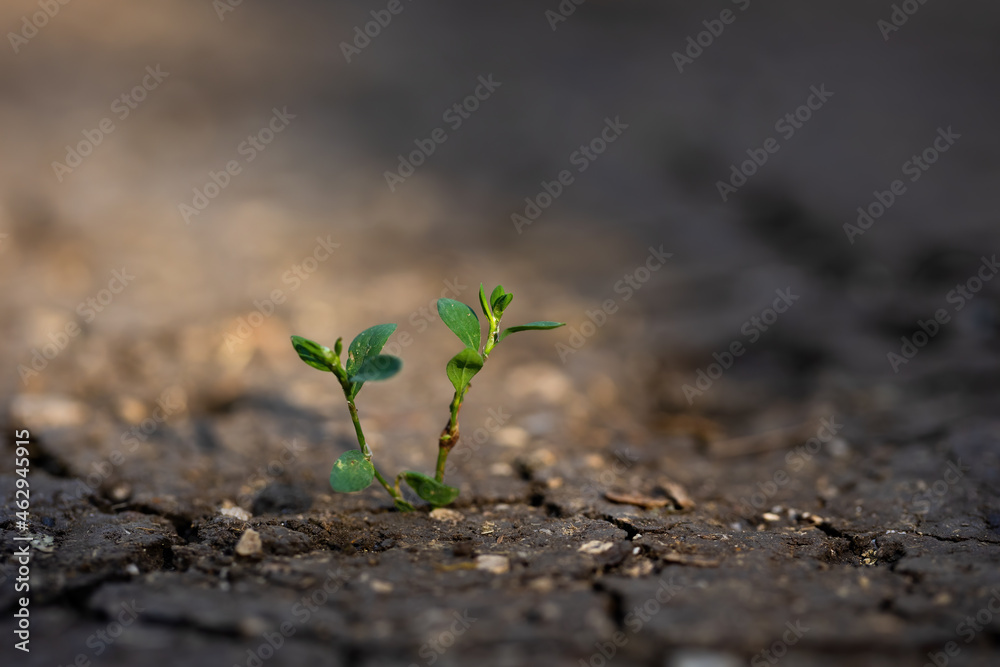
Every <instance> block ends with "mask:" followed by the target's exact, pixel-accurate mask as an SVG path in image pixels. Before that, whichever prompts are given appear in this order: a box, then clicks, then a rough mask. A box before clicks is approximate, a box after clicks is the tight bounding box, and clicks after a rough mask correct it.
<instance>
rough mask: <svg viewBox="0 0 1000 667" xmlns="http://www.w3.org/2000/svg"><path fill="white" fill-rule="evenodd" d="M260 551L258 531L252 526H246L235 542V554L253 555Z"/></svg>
mask: <svg viewBox="0 0 1000 667" xmlns="http://www.w3.org/2000/svg"><path fill="white" fill-rule="evenodd" d="M261 551H262V548H261V543H260V533H258V532H257V531H256V530H254V529H253V528H247V529H246V531H244V532H243V535H242V536H240V541H239V542H237V543H236V554H237V555H239V556H253V555H255V554H259V553H260V552H261Z"/></svg>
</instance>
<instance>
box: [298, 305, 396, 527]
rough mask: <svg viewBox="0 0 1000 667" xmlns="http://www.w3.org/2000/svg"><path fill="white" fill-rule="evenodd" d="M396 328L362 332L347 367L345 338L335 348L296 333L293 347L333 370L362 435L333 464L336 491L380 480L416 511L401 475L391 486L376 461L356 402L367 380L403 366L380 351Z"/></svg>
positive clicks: (313, 362) (386, 326) (384, 326)
mask: <svg viewBox="0 0 1000 667" xmlns="http://www.w3.org/2000/svg"><path fill="white" fill-rule="evenodd" d="M395 330H396V325H395V324H377V325H375V326H373V327H370V328H368V329H365V330H364V331H362V332H361V333H359V334H358V335H357V336H356V337H355V338H354V340H353V341H351V346H350V347H349V348H347V366H346V367H345V366H344V365H343V364H342V363H341V361H340V353H341V352H343V350H344V339H343V338H338V339H337V342H336V343H334V345H333V349H332V350H331V349H330V348H328V347H325V346H323V345H320V344H319V343H316V342H313V341H311V340H309V339H308V338H302V337H301V336H292V347H294V348H295V351H296V352H298V353H299V358H300V359H302V361H304V362H306V363H307V364H309V365H310V366H312V367H313V368H316V369H318V370H321V371H329V372H330V373H333V375H334V377H336V378H337V380H338V381H339V382H340V386H341V388H342V389H343V390H344V398H346V399H347V409H348V410H349V411H350V413H351V421H352V422H354V431H355V433H356V434H357V436H358V449H357V450H353V449H352V450H350V451H348V452H344V453H343V454H342V455H341V456H340V458H338V459H337V461H336V462H335V463H334V464H333V470H332V471H331V472H330V486H331V487H333V490H334V491H340V492H341V493H350V492H352V491H362V490H364V489H367V488H368V487H369V485H371V483H372V481H373V480H375V479H377V480H378V481H379V484H381V485H382V486H384V487H385V490H386V491H388V492H389V495H390V496H392V498H393V500H394V501H395V502H396V507H398V508H399V509H401V510H412V509H413V506H412V505H410V503H408V502H406V500H405V499H404V498H403V494H402V493H400V491H399V478H397V479H396V484H395V485H394V486H390V485H389V482H388V481H386V479H385V477H383V476H382V474H381V473H380V472H379V471H378V469H377V468H376V467H375V464H374V463H372V450H371V449H370V448H369V447H368V442H367V441H366V440H365V433H364V431H362V430H361V420H360V418H359V417H358V408H357V406H356V405H354V399H355V398H356V397H357V395H358V392H360V391H361V388H362V387H363V386H364V384H365V382H368V381H370V380H388V379H389V378H391V377H392V376H393V375H395V374H396V373H398V372H399V369H401V368H402V367H403V362H402V361H400V359H399V357H394V356H392V355H390V354H380V353H381V352H382V347H383V346H384V345H385V343H386V341H387V340H389V336H391V335H392V333H393V332H394V331H395Z"/></svg>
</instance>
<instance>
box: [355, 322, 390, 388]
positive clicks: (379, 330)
mask: <svg viewBox="0 0 1000 667" xmlns="http://www.w3.org/2000/svg"><path fill="white" fill-rule="evenodd" d="M395 330H396V325H395V324H376V325H375V326H373V327H369V328H367V329H365V330H364V331H362V332H361V333H359V334H358V335H357V336H355V337H354V340H352V341H351V346H350V347H349V348H348V350H347V354H348V358H347V377H351V376H353V375H354V374H355V373H357V372H358V369H359V368H361V364H363V363H365V359H367V358H368V357H374V356H375V355H376V354H378V353H379V352H381V351H382V347H383V346H384V345H385V342H386V341H387V340H389V336H391V335H392V332H394V331H395Z"/></svg>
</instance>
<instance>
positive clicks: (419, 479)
mask: <svg viewBox="0 0 1000 667" xmlns="http://www.w3.org/2000/svg"><path fill="white" fill-rule="evenodd" d="M513 298H514V295H513V294H510V293H508V292H505V291H504V289H503V286H501V285H498V286H497V287H496V288H495V289H494V290H493V292H492V294H491V295H490V297H489V298H488V299H487V298H486V291H485V289H484V287H483V286H482V285H480V286H479V304H480V306H481V307H482V310H483V314H484V315H485V316H486V319H487V323H488V333H487V335H486V341H485V345H484V344H483V341H482V330H481V327H480V323H479V317H478V316H477V315H476V311H474V310H473V309H472V308H470V307H469V306H467V305H465V304H464V303H462V302H460V301H455V300H453V299H438V302H437V308H438V314H439V315H440V316H441V320H442V321H443V322H444V323H445V324H446V325H447V326H448V328H449V329H451V330H452V332H454V334H455V335H456V336H458V339H459V340H460V341H462V343H463V344H464V345H465V347H464V348H463V349H462V351H461V352H459V353H458V354H456V355H455V356H454V357H452V358H451V360H450V361H449V362H448V364H447V366H446V367H445V370H446V372H447V374H448V379H449V380H450V381H451V384H452V386H454V387H455V394H454V397H453V398H452V400H451V404H450V406H449V418H448V423H447V424H446V425H445V427H444V430H443V431H441V436H440V438H439V439H438V459H437V468H436V471H435V475H434V477H430V476H429V475H425V474H424V473H421V472H416V471H413V470H406V471H404V472H401V473H399V474H398V475H397V476H396V480H395V483H394V484H390V483H389V482H388V480H386V478H385V477H383V476H382V474H381V473H379V471H378V469H377V468H376V467H375V464H374V463H372V452H371V449H370V448H369V447H368V443H367V442H366V440H365V434H364V432H363V431H362V429H361V421H360V418H359V417H358V409H357V407H356V406H355V404H354V399H355V398H356V397H357V395H358V392H359V391H361V387H362V386H363V385H364V383H365V382H368V381H375V380H388V379H389V378H391V377H392V376H393V375H395V374H396V373H398V372H399V370H400V369H401V368H402V366H403V362H402V361H400V360H399V358H398V357H394V356H392V355H389V354H381V352H382V347H383V346H384V345H385V343H386V341H387V340H389V336H391V335H392V333H393V332H394V331H395V330H396V325H395V324H379V325H376V326H374V327H371V328H369V329H365V330H364V331H362V332H361V333H360V334H358V335H357V337H356V338H355V339H354V340H353V341H352V342H351V345H350V347H349V348H348V359H347V364H346V366H345V365H343V364H342V363H341V359H340V355H341V352H342V351H343V339H342V338H338V339H337V342H336V344H335V345H334V347H333V349H332V350H331V349H330V348H328V347H324V346H322V345H320V344H318V343H315V342H313V341H311V340H309V339H306V338H302V337H301V336H292V346H293V347H294V348H295V351H296V352H298V354H299V358H300V359H302V361H304V362H305V363H307V364H308V365H310V366H312V367H313V368H316V369H318V370H321V371H328V372H330V373H333V375H334V376H335V377H336V378H337V380H338V381H339V382H340V386H341V388H342V389H343V390H344V397H345V398H346V399H347V409H348V411H349V412H350V413H351V421H353V422H354V430H355V433H356V434H357V437H358V449H357V450H351V451H348V452H345V453H344V454H342V455H341V456H340V458H338V459H337V461H336V462H335V463H334V465H333V470H332V471H331V472H330V486H331V487H333V490H334V491H338V492H341V493H351V492H354V491H361V490H363V489H366V488H368V487H369V486H370V485H371V483H372V482H373V481H374V480H378V482H379V484H381V485H382V486H383V487H384V488H385V490H386V491H387V492H388V493H389V495H390V496H392V498H393V501H394V502H395V504H396V508H397V509H399V510H402V511H411V510H413V505H411V504H410V503H409V502H407V501H406V499H405V498H404V497H403V494H402V492H401V491H400V488H399V484H400V482H401V481H405V482H406V483H407V484H408V485H409V486H410V488H412V489H413V491H414V492H415V493H416V494H417V495H418V496H420V497H421V498H422V499H424V500H425V501H427V502H428V503H429V504H431V505H432V506H435V507H440V506H443V505H448V504H450V503H452V502H453V501H454V500H455V498H457V497H458V494H459V490H458V489H457V488H455V487H453V486H448V485H447V484H445V483H444V469H445V464H446V462H447V460H448V453H449V452H451V450H452V449H454V447H455V445H457V444H458V439H459V426H458V413H459V410H461V408H462V401H463V400H464V399H465V395H466V393H468V391H469V388H470V387H471V386H472V385H471V382H472V378H473V377H474V376H475V375H476V374H477V373H479V371H481V370H482V369H483V366H484V365H485V363H486V360H487V359H488V358H489V356H490V352H492V351H493V348H494V347H496V346H497V345H498V344H499V343H500V342H502V341H503V340H504V339H505V338H506V337H507V336H509V335H510V334H512V333H517V332H519V331H532V330H542V329H555V328H556V327H561V326H563V325H564V323H563V322H529V323H528V324H520V325H517V326H513V327H507V328H506V329H503V330H501V329H500V319H501V318H502V317H503V314H504V311H505V310H506V309H507V306H509V305H510V302H511V300H512V299H513Z"/></svg>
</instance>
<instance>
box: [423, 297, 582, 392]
mask: <svg viewBox="0 0 1000 667" xmlns="http://www.w3.org/2000/svg"><path fill="white" fill-rule="evenodd" d="M513 299H514V295H513V294H511V293H509V292H506V291H504V288H503V285H497V286H496V287H495V288H494V289H493V292H492V293H491V294H490V297H489V298H488V299H487V298H486V290H485V288H484V287H483V285H481V284H480V285H479V305H480V307H481V308H482V309H483V314H484V315H485V316H486V318H487V320H488V321H489V325H490V327H489V329H490V334H489V335H491V336H495V340H492V341H487V344H486V350H485V352H486V354H488V353H489V351H490V350H491V349H492V348H493V345H496V344H497V343H499V342H500V341H502V340H503V339H504V338H506V337H507V336H509V335H510V334H512V333H517V332H518V331H533V330H535V331H537V330H544V329H555V328H556V327H561V326H563V324H564V323H562V322H529V323H528V324H519V325H517V326H513V327H508V328H506V329H504V330H503V331H499V325H500V318H501V317H503V313H504V311H505V310H506V309H507V306H509V305H510V302H511V301H512V300H513ZM437 308H438V315H440V316H441V321H443V322H444V323H445V325H447V327H448V328H449V329H451V330H452V332H453V333H454V334H455V335H456V336H458V339H459V340H460V341H462V343H464V344H465V349H464V350H462V351H461V352H459V353H458V354H456V355H455V356H454V357H452V359H451V360H450V361H449V362H448V365H447V366H446V371H447V373H448V379H449V380H451V383H452V385H454V387H455V392H456V393H458V394H459V395H461V394H462V393H464V392H465V390H466V388H468V386H469V382H471V381H472V378H473V377H474V376H475V375H476V373H478V372H479V371H480V370H482V368H483V363H484V360H483V355H482V354H480V344H481V343H482V331H481V329H480V325H479V316H478V315H476V311H474V310H473V309H472V308H470V307H469V306H467V305H466V304H464V303H462V302H461V301H455V300H454V299H438V302H437Z"/></svg>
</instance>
